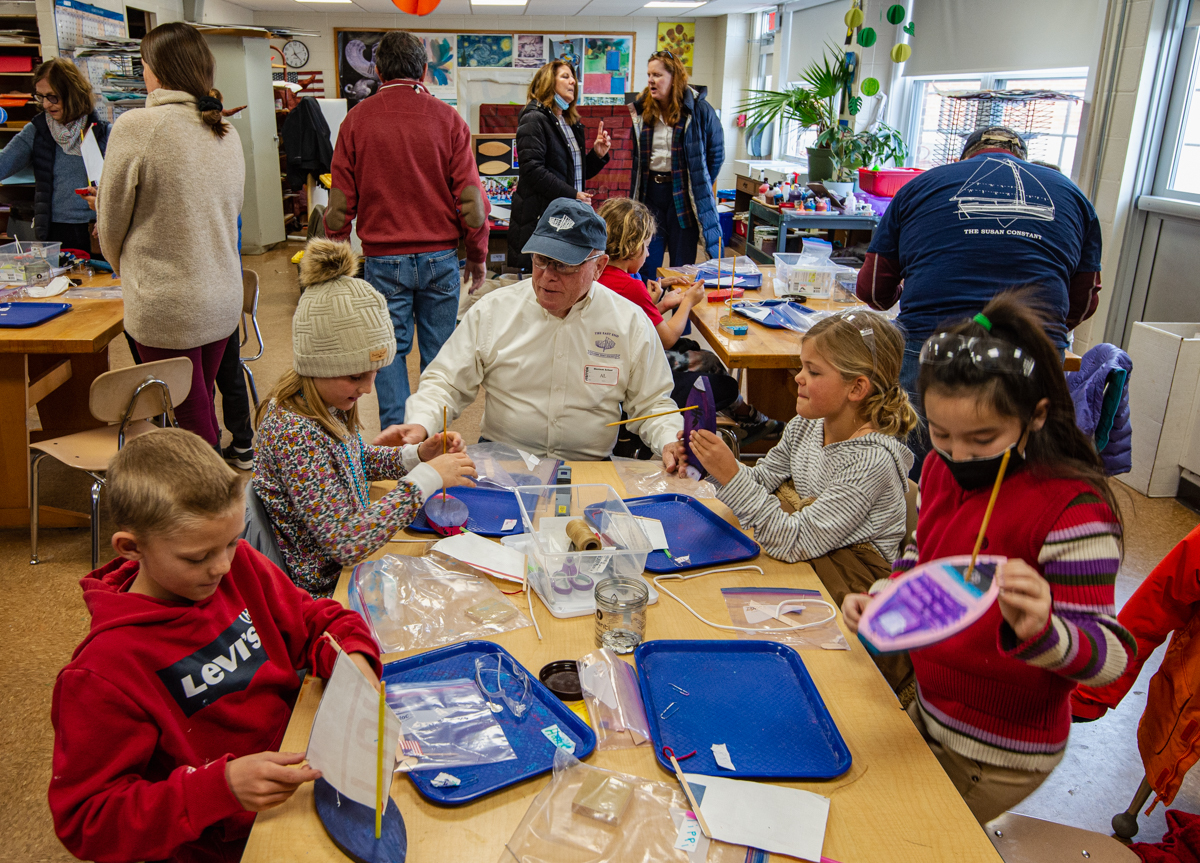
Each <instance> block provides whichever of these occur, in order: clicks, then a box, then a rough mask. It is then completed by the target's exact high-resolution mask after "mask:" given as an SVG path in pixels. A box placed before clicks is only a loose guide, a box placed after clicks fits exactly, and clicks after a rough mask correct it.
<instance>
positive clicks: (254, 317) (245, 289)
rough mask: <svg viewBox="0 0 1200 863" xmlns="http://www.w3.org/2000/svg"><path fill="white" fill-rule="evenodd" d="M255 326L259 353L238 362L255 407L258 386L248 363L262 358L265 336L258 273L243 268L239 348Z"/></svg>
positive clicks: (248, 337)
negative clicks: (259, 317) (260, 318)
mask: <svg viewBox="0 0 1200 863" xmlns="http://www.w3.org/2000/svg"><path fill="white" fill-rule="evenodd" d="M247 317H249V319H250V322H249V323H248V324H247V322H246V318H247ZM251 327H253V328H254V340H255V342H256V343H257V344H258V353H256V354H255V355H254V356H252V357H243V356H239V357H238V362H239V363H241V366H242V371H244V372H245V373H246V381H247V383H249V384H250V398H251V399H253V400H254V407H255V408H257V407H258V388H257V387H256V386H255V385H254V372H252V371H250V366H248V365H247V363H252V362H254V361H255V360H257V359H261V358H262V355H263V338H262V330H260V329H259V328H258V273H256V272H254V270H242V323H241V331H242V339H241V342H240V344H239V350H240V349H241V348H244V347H245V346H246V343H247V342H248V341H250V329H251Z"/></svg>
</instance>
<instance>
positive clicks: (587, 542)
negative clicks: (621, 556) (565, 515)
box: [567, 518, 602, 551]
mask: <svg viewBox="0 0 1200 863" xmlns="http://www.w3.org/2000/svg"><path fill="white" fill-rule="evenodd" d="M567 538H568V539H570V540H571V545H572V546H574V547H575V550H576V551H599V550H600V549H601V547H602V546H601V543H600V537H598V536H596V534H595V533H593V532H592V529H591V528H590V527H588V525H587V522H586V521H584V520H583V519H582V518H577V519H575V520H574V521H569V522H567Z"/></svg>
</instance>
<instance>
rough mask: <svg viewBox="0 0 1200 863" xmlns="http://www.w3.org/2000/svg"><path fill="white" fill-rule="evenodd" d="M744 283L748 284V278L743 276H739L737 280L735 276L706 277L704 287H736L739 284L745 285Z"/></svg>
mask: <svg viewBox="0 0 1200 863" xmlns="http://www.w3.org/2000/svg"><path fill="white" fill-rule="evenodd" d="M744 284H746V280H745V279H743V278H742V277H741V276H738V277H737V280H736V281H735V280H734V277H733V276H721V278H719V279H705V280H704V287H706V288H728V287H735V288H736V287H738V286H739V285H744Z"/></svg>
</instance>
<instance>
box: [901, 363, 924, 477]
mask: <svg viewBox="0 0 1200 863" xmlns="http://www.w3.org/2000/svg"><path fill="white" fill-rule="evenodd" d="M923 344H925V343H924V342H923V341H905V342H904V361H903V362H902V363H901V364H900V388H901V389H902V390H904V391H905V392H906V393H908V400H909V401H910V402H912V406H913V410H915V411H916V412H917V414H918V415H919V416H920V417H921V423H920V425H918V426H917V427H916V428H915V429H913V430H912V431H911V432H909V433H908V440H907V441H905V443H906V444H907V445H908V448H909V449H910V450H912V454H913V466H912V470H910V471H909V472H908V477H909V479H911V480H912V481H913V482H917V481H919V480H920V479H921V466H922V465H923V464H925V456H927V455H929V450H930V448H931V447H930V444H929V429H928V428H927V427H926V425H925V405H924V404H922V403H921V395H920V393H918V392H917V377H918V375H920V373H921V345H923Z"/></svg>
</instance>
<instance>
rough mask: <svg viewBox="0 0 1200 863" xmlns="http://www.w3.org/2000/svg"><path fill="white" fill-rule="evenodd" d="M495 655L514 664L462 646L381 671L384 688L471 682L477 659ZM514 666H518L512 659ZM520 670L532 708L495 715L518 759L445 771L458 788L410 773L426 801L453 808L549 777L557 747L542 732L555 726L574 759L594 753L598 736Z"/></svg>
mask: <svg viewBox="0 0 1200 863" xmlns="http://www.w3.org/2000/svg"><path fill="white" fill-rule="evenodd" d="M497 653H501V654H504V655H505V656H507V657H508V658H510V659H512V654H510V653H509V652H508V651H507V650H505V649H504V648H503V647H501V646H500V645H498V644H493V643H492V642H490V641H464V642H462V643H461V644H452V645H450V646H449V647H439V648H438V649H437V650H430V651H429V652H427V653H420V654H417V655H416V656H410V657H408V658H406V659H400V660H397V661H396V662H389V663H388V664H387V665H385V666H384V667H383V679H384V680H386V681H387V682H388V683H396V682H400V681H403V682H405V683H426V682H429V681H434V680H454V679H459V678H464V677H466V678H472V679H474V677H475V658H476V657H477V656H489V655H495V654H497ZM513 661H514V662H516V660H515V659H514V660H513ZM517 664H518V665H520V663H517ZM521 668H523V669H524V670H525V673H526V674H529V680H530V692H531V696H532V703H531V704H530V707H529V710H528V712H527V713H526V714H525V716H524V717H522V718H521V719H520V720H517V719H514V718H513V716H512V712H511V711H509V710H507V709H506V710H502V711H501V712H500V713H497V714H496V721H497V722H499V723H500V726H501V727H502V728H503V729H504V735H505V736H506V737H507V738H508V744H509V745H510V746H511V747H512V748H513V752H515V753H516V754H517V757H516V760H512V761H501V762H499V763H497V764H484V765H482V766H480V767H450V768H443V769H444V770H445V772H447V773H450V774H452V775H453V776H456V777H458V778H459V779H461V780H462V784H461V785H459V786H457V787H454V788H436V787H434V786H433V785H431V784H430V782H431V781H432V780H433V778H434V777H435V776H437V775H438V773H441V772H442V770H443V769H435V768H430V769H429V770H418V771H414V772H412V773H409V774H408V778H409V779H410V780H412V784H413V785H415V786H416V788H417V791H419V792H421V794H422V795H423V796H424V797H425V798H426V799H428V800H432V801H433V802H434V803H440V804H442V805H444V806H457V805H459V804H460V803H470V802H471V801H472V800H477V799H479V798H480V797H483V796H484V795H487V794H491V793H492V792H493V791H499V790H500V789H501V788H507V787H508V786H509V785H513V784H515V783H517V782H521V781H522V780H525V779H529V778H531V777H533V776H538V775H540V774H542V773H546V772H548V771H549V770H550V768H551V767H553V765H554V748H555V747H554V744H553V743H551V742H550V741H549V740H547V739H546V736H545V735H544V734H542V729H543V728H545V727H547V726H549V725H557V726H558V727H559V728H560V729H561V730H562V731H563V733H564V734H566V735H567V736H568V737H570V738H571V739H572V740H574V741H575V753H574V755H575V757H576V758H578V759H580V760H582V759H584V758H586V757H587V756H589V755H591V754H592V751H593V750H594V749H595V748H596V733H595V732H594V731H592V729H591V728H589V727H588V725H587V723H585V722H584V721H583V720H582V719H580V718H579V717H578V716H576V715H575V714H574V713H573V712H572V711H571V710H570V709H569V708H568V707H567V706H566V705H565V704H563V703H562V701H560V700H559V699H558V696H556V695H555V694H554V693H552V692H551V691H550V690H549V689H547V688H546V687H545V685H544V684H543V683H542V682H541V681H539V680H538V678H537V675H536V674H533V673H531V672H530V671H529V669H528V668H525V666H523V665H522V666H521Z"/></svg>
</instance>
